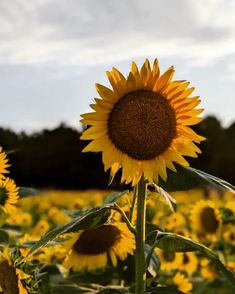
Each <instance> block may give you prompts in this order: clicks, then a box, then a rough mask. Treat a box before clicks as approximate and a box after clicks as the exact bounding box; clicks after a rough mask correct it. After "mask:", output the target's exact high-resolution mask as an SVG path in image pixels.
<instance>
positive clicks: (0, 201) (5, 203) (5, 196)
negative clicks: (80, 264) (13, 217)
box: [0, 178, 19, 213]
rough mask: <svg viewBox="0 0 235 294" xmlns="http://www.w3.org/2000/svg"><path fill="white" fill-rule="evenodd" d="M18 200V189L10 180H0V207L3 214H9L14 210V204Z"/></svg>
mask: <svg viewBox="0 0 235 294" xmlns="http://www.w3.org/2000/svg"><path fill="white" fill-rule="evenodd" d="M18 198H19V195H18V188H17V186H16V184H15V182H14V181H13V180H11V179H10V178H6V179H0V207H1V208H3V210H4V212H5V213H11V212H13V210H14V206H13V205H14V204H15V203H16V202H17V200H18Z"/></svg>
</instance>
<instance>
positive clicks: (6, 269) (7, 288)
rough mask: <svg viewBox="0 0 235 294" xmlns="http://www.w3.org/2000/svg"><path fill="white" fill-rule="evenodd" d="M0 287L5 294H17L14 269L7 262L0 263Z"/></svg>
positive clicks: (16, 280)
mask: <svg viewBox="0 0 235 294" xmlns="http://www.w3.org/2000/svg"><path fill="white" fill-rule="evenodd" d="M0 286H1V288H2V290H3V293H5V294H19V288H18V277H17V275H16V271H15V268H14V267H13V266H11V265H9V263H8V261H7V260H5V261H3V262H2V263H0Z"/></svg>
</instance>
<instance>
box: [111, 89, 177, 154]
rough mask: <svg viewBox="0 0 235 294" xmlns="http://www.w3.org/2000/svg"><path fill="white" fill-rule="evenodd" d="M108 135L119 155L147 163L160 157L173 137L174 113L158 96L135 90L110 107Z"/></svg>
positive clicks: (159, 95) (160, 96)
mask: <svg viewBox="0 0 235 294" xmlns="http://www.w3.org/2000/svg"><path fill="white" fill-rule="evenodd" d="M108 133H109V137H110V139H111V141H112V142H113V144H114V145H115V146H116V147H117V148H118V149H119V150H121V151H122V152H123V153H125V154H127V155H129V156H130V157H132V158H134V159H137V160H150V159H153V158H155V157H156V156H158V155H160V154H161V153H163V152H164V151H165V150H166V149H167V148H168V147H169V146H170V144H171V142H172V140H173V138H174V137H175V134H176V119H175V113H174V110H173V108H172V107H171V106H170V104H169V103H168V101H167V100H166V99H165V98H164V97H163V96H162V95H161V94H159V93H155V92H151V91H148V90H138V91H135V92H132V93H128V94H126V95H125V96H124V97H123V98H121V99H120V100H119V101H118V102H117V103H116V104H115V105H114V108H113V110H112V111H111V113H110V117H109V121H108Z"/></svg>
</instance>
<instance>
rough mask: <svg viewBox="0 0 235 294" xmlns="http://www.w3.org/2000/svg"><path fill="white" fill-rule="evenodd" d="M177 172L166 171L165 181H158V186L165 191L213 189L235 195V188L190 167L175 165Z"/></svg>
mask: <svg viewBox="0 0 235 294" xmlns="http://www.w3.org/2000/svg"><path fill="white" fill-rule="evenodd" d="M175 166H176V169H177V172H176V173H175V172H173V171H171V170H168V177H167V181H166V182H165V181H163V180H161V179H160V180H159V183H158V185H159V186H160V187H162V188H163V189H164V190H166V191H187V190H190V189H196V188H204V189H205V188H208V187H213V188H216V189H220V190H225V191H230V192H233V193H235V186H233V185H232V184H230V183H228V182H226V181H225V180H222V179H220V178H218V177H216V176H213V175H211V174H208V173H206V172H204V171H201V170H199V169H196V168H192V167H183V166H181V165H179V164H175Z"/></svg>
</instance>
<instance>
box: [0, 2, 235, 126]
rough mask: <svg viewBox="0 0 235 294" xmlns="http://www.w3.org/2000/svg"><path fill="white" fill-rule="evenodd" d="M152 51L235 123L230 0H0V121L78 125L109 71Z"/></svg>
mask: <svg viewBox="0 0 235 294" xmlns="http://www.w3.org/2000/svg"><path fill="white" fill-rule="evenodd" d="M146 57H147V58H149V59H150V60H151V61H152V60H153V59H154V58H155V57H157V58H158V59H159V63H160V66H161V69H162V71H164V70H165V69H167V67H169V66H170V65H174V66H175V69H176V75H175V78H176V79H187V80H189V81H191V84H192V85H193V86H195V87H196V94H198V95H200V96H201V99H202V106H203V107H204V108H205V114H206V115H208V114H215V115H217V116H218V117H219V118H220V119H221V120H222V122H223V123H224V125H226V126H227V125H229V124H230V123H231V122H233V121H235V1H234V0H177V1H176V0H167V1H166V0H138V1H137V0H118V1H117V0H33V1H30V0H10V1H9V0H0V126H5V127H11V128H13V129H15V130H17V131H20V130H26V131H29V132H31V131H36V130H40V129H41V128H43V127H49V128H52V127H54V126H56V125H58V123H60V122H62V121H63V122H66V123H68V124H70V125H72V126H75V127H76V128H79V116H80V114H81V113H83V112H86V111H88V110H89V103H91V102H92V101H93V98H94V97H96V92H95V87H94V84H95V82H99V83H103V84H105V85H108V83H107V80H106V77H105V71H106V70H108V69H110V68H111V67H112V66H115V67H118V68H119V69H120V70H121V71H122V72H123V73H125V74H127V73H128V70H129V66H130V62H131V61H132V60H136V61H137V63H138V64H139V65H141V64H142V63H143V62H144V60H145V58H146Z"/></svg>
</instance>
